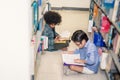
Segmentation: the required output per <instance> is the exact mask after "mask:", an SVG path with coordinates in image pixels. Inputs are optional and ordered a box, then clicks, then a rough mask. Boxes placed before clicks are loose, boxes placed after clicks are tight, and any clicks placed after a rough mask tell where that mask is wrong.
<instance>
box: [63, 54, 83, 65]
mask: <svg viewBox="0 0 120 80" xmlns="http://www.w3.org/2000/svg"><path fill="white" fill-rule="evenodd" d="M62 59H63V63H65V64H71V65H84V64H80V63H75V62H74V59H80V54H62Z"/></svg>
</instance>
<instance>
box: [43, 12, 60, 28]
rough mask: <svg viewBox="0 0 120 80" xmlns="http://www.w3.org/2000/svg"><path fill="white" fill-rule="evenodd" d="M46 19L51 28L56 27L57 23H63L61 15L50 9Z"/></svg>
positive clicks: (45, 15) (45, 16)
mask: <svg viewBox="0 0 120 80" xmlns="http://www.w3.org/2000/svg"><path fill="white" fill-rule="evenodd" d="M44 20H45V22H46V23H47V24H48V25H50V27H51V28H54V27H55V25H59V24H60V23H61V16H60V14H59V13H57V12H54V11H48V12H46V13H45V14H44Z"/></svg>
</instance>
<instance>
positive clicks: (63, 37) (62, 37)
mask: <svg viewBox="0 0 120 80" xmlns="http://www.w3.org/2000/svg"><path fill="white" fill-rule="evenodd" d="M69 39H70V32H69V31H64V32H62V33H61V34H60V40H69Z"/></svg>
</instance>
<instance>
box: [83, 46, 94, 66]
mask: <svg viewBox="0 0 120 80" xmlns="http://www.w3.org/2000/svg"><path fill="white" fill-rule="evenodd" d="M95 50H96V48H95V46H94V45H91V46H89V47H88V50H87V56H86V59H85V60H86V62H85V63H86V64H89V65H93V64H94V63H95V58H96V57H95V56H96V55H95V52H96V51H95Z"/></svg>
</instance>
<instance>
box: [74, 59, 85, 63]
mask: <svg viewBox="0 0 120 80" xmlns="http://www.w3.org/2000/svg"><path fill="white" fill-rule="evenodd" d="M74 62H75V63H83V64H84V63H85V60H80V59H75V60H74Z"/></svg>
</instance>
